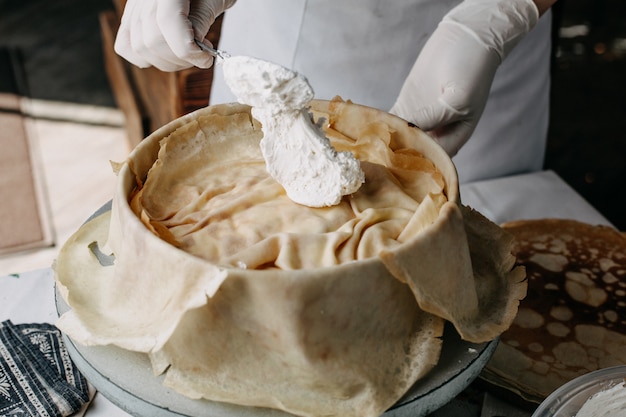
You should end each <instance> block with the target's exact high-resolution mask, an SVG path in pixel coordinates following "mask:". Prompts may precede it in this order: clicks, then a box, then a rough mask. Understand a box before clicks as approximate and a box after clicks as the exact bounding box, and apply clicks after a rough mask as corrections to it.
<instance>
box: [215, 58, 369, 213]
mask: <svg viewBox="0 0 626 417" xmlns="http://www.w3.org/2000/svg"><path fill="white" fill-rule="evenodd" d="M222 65H223V69H224V79H225V81H226V84H227V85H228V86H229V88H230V89H231V91H232V92H233V94H235V96H236V97H237V100H238V101H239V102H240V103H243V104H247V105H249V106H252V116H253V117H254V118H256V119H257V120H258V121H259V122H261V125H262V128H263V139H262V140H261V152H262V154H263V158H264V159H265V164H266V168H267V170H268V172H269V174H270V175H271V176H272V177H273V178H274V179H275V180H276V181H278V182H279V183H280V184H281V185H282V186H283V188H284V189H285V191H286V193H287V196H288V197H289V198H290V199H291V200H293V201H294V202H296V203H299V204H303V205H306V206H310V207H327V206H333V205H336V204H339V202H340V201H341V198H342V197H343V196H344V195H349V194H352V193H354V192H356V191H357V190H358V189H359V187H360V186H361V184H363V182H365V175H364V174H363V171H362V170H361V165H360V163H359V161H358V159H356V158H355V157H354V155H353V154H352V153H350V152H337V151H336V150H335V149H334V148H333V147H332V145H331V144H330V141H329V139H328V138H327V137H326V135H325V134H324V132H323V130H322V129H321V126H318V125H316V124H315V123H314V122H313V117H312V115H311V114H310V113H309V111H308V110H307V108H306V106H307V105H308V104H309V102H310V101H311V100H312V99H313V97H314V93H313V89H312V88H311V85H310V84H309V82H308V80H307V79H306V78H305V77H304V76H303V75H301V74H298V73H297V72H295V71H292V70H290V69H288V68H285V67H283V66H280V65H277V64H274V63H271V62H267V61H263V60H260V59H256V58H252V57H247V56H235V57H231V58H228V59H226V60H225V61H224V62H223V64H222Z"/></svg>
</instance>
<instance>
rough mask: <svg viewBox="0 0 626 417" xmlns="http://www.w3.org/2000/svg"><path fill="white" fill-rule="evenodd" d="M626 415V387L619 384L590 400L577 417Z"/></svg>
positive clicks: (616, 416) (615, 416)
mask: <svg viewBox="0 0 626 417" xmlns="http://www.w3.org/2000/svg"><path fill="white" fill-rule="evenodd" d="M625 413H626V387H624V384H618V385H616V386H614V387H612V388H610V389H607V390H604V391H600V392H599V393H597V394H596V395H594V396H593V397H591V398H589V399H588V400H587V402H585V404H583V406H582V408H581V409H580V411H578V413H576V417H618V416H623V415H625Z"/></svg>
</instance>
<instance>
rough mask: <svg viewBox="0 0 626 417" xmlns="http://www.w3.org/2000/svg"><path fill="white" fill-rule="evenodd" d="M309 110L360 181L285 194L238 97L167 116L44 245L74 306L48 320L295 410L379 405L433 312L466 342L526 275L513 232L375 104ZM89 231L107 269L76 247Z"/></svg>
mask: <svg viewBox="0 0 626 417" xmlns="http://www.w3.org/2000/svg"><path fill="white" fill-rule="evenodd" d="M312 107H313V108H312V111H313V112H314V114H315V116H316V118H319V117H324V118H326V130H327V134H328V136H329V138H331V141H332V143H333V146H334V147H336V149H337V150H350V151H351V152H354V154H355V155H356V156H357V158H359V159H360V160H361V163H362V166H363V168H364V171H365V173H366V182H365V184H364V185H363V186H362V187H361V189H360V190H359V191H358V192H357V193H355V194H354V195H352V196H345V197H344V200H343V201H342V203H341V204H340V205H339V206H335V207H331V208H317V209H314V208H309V207H304V206H300V205H297V204H295V203H293V202H291V201H290V200H289V199H288V198H287V197H286V196H285V195H284V191H282V190H281V188H280V186H276V184H275V183H273V182H272V181H271V179H270V178H269V175H268V174H267V173H266V172H264V170H263V165H262V157H261V156H260V151H259V149H258V142H259V140H260V139H261V136H260V134H261V133H260V132H261V131H260V128H259V126H258V124H257V123H256V122H255V121H254V120H253V119H252V118H251V117H250V113H249V108H248V107H246V106H242V105H221V106H213V107H209V108H207V109H203V110H202V111H199V112H196V113H194V114H192V115H189V116H186V117H184V118H181V119H178V120H177V121H175V122H173V123H172V124H170V125H167V126H165V127H164V128H162V129H160V130H159V131H157V132H155V133H154V134H153V135H151V136H150V137H148V138H147V139H145V140H144V143H142V144H141V145H140V146H139V147H138V149H136V150H135V151H133V153H132V154H131V156H130V157H129V159H128V161H127V164H126V165H125V166H123V167H122V169H121V170H120V174H119V176H120V178H119V184H118V189H117V190H116V195H115V197H114V199H113V208H112V211H111V213H110V214H105V215H103V216H101V217H99V218H97V219H95V220H93V221H92V222H90V223H87V224H86V225H85V226H84V227H83V228H81V229H80V230H79V231H78V232H77V233H76V234H75V235H74V236H73V237H72V238H71V239H70V240H69V241H68V243H67V244H66V245H65V246H64V248H63V249H62V251H61V253H60V254H59V258H58V260H57V263H56V267H55V269H56V279H57V282H58V285H59V287H60V290H61V293H62V294H63V295H64V298H65V299H66V300H67V302H68V304H69V305H70V306H71V308H72V310H71V311H69V312H68V313H66V314H65V315H63V316H62V317H61V318H60V320H59V323H58V325H59V327H60V328H61V329H63V330H64V331H65V332H67V333H68V334H69V335H70V337H72V338H73V339H74V340H76V341H77V342H79V343H82V344H87V345H106V344H114V345H117V346H120V347H122V348H125V349H129V350H134V351H139V352H146V353H148V354H149V355H150V357H151V360H152V364H153V368H154V370H155V372H156V373H165V375H166V376H165V384H166V385H168V386H170V387H172V388H174V389H176V390H177V391H179V392H181V393H183V394H185V395H187V396H190V397H192V398H201V397H202V398H207V399H211V400H216V401H226V402H232V403H236V404H242V405H253V406H261V407H271V408H278V409H281V410H284V411H288V412H291V413H293V414H297V415H302V416H322V415H324V416H330V415H337V416H379V415H380V414H382V413H383V412H384V411H385V410H386V409H387V408H389V407H390V406H391V405H393V404H394V403H395V402H396V401H397V400H398V399H399V398H400V397H401V396H402V395H403V394H404V393H405V392H406V391H407V390H408V389H409V388H410V387H411V385H412V384H413V383H414V382H415V381H416V380H417V379H419V378H421V377H422V376H424V375H425V374H426V373H427V372H428V371H429V370H430V369H432V368H433V367H434V366H435V364H436V363H437V360H438V357H439V353H440V349H441V343H442V341H441V339H440V337H441V335H442V332H443V323H444V321H445V320H449V321H450V322H452V323H453V324H454V326H455V327H456V329H457V330H458V332H459V333H460V334H461V336H462V337H463V338H464V339H466V340H469V341H473V342H483V341H488V340H491V339H493V338H495V337H496V336H498V335H499V334H500V333H501V332H502V331H503V330H505V329H506V328H507V327H508V326H509V325H510V322H511V320H512V319H513V317H514V316H515V312H516V311H517V304H518V302H519V299H520V298H522V297H523V296H524V293H525V288H526V287H525V285H526V284H525V282H524V271H523V269H519V268H517V269H514V268H513V263H514V258H513V257H512V255H511V254H510V245H511V238H510V236H509V235H507V234H506V233H504V232H503V231H502V230H501V229H500V228H499V227H497V226H496V225H494V224H493V223H491V222H489V221H488V220H487V219H485V218H484V217H482V216H481V215H480V214H479V213H477V212H475V211H473V210H471V209H468V208H465V207H463V206H462V205H461V203H460V201H459V196H458V183H457V182H456V173H455V171H454V167H453V165H452V164H451V162H450V161H449V159H448V158H447V155H445V153H444V152H443V150H441V149H440V148H439V147H438V145H436V144H435V143H434V142H432V141H431V140H430V139H429V138H428V137H425V136H424V137H421V135H424V134H423V133H422V132H421V131H419V130H418V129H416V128H415V127H413V126H409V125H408V124H406V122H404V121H402V120H401V119H398V118H396V117H394V116H391V115H388V114H386V113H383V112H380V111H377V110H374V109H369V108H365V107H362V106H356V105H352V104H350V103H343V102H337V101H332V102H315V101H314V102H313V103H312ZM423 155H428V158H425V157H424V156H423ZM157 156H158V159H157ZM155 160H156V162H155ZM177 161H178V162H177ZM148 171H150V174H149V175H148V179H147V180H146V175H147V173H148ZM129 201H130V204H129ZM131 208H132V209H131ZM134 213H137V215H135V214H134ZM234 229H236V230H237V233H236V234H235V233H233V230H234ZM148 230H149V232H148ZM93 236H97V239H96V240H97V241H98V244H99V246H100V247H101V248H103V249H104V250H105V251H106V250H109V251H111V252H113V254H114V255H115V257H116V260H115V265H114V266H111V267H103V266H101V265H100V264H99V263H98V261H97V259H96V258H95V256H94V255H93V254H92V253H90V251H89V250H88V249H87V246H88V245H89V244H90V243H91V242H92V241H93V240H94V238H93ZM261 382H262V383H261Z"/></svg>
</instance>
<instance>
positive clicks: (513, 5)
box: [391, 0, 539, 156]
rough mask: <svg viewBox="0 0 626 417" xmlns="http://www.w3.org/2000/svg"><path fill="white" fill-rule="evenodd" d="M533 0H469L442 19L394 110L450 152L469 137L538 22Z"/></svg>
mask: <svg viewBox="0 0 626 417" xmlns="http://www.w3.org/2000/svg"><path fill="white" fill-rule="evenodd" d="M538 19H539V12H538V10H537V7H536V6H535V4H534V3H533V2H532V1H531V0H465V1H463V2H462V3H461V4H460V5H458V6H457V7H455V8H454V9H452V10H451V11H450V12H449V13H448V14H447V15H446V16H445V17H444V18H443V19H442V21H441V22H440V23H439V25H438V27H437V29H436V30H435V31H434V32H433V34H432V36H431V37H430V39H429V40H428V41H427V42H426V44H425V45H424V48H423V49H422V51H421V52H420V54H419V56H418V58H417V60H416V62H415V64H414V66H413V68H412V69H411V72H410V73H409V76H408V77H407V79H406V80H405V82H404V85H403V87H402V90H401V91H400V95H399V96H398V98H397V100H396V103H395V104H394V106H393V108H392V109H391V113H393V114H396V115H398V116H400V117H402V118H404V119H406V120H408V121H410V122H412V123H415V124H416V125H417V126H419V127H420V128H421V129H422V130H425V131H427V132H428V133H429V134H430V135H431V136H433V137H435V139H437V140H438V141H439V143H440V144H441V145H442V146H443V148H444V149H445V150H446V152H448V154H449V155H450V156H454V155H455V154H456V153H457V152H458V150H459V149H460V148H461V147H462V146H463V145H464V144H465V142H466V141H467V140H468V139H469V137H470V135H471V134H472V132H473V131H474V129H475V127H476V125H477V124H478V120H479V119H480V116H481V114H482V112H483V110H484V108H485V104H486V102H487V97H488V95H489V89H490V87H491V83H492V81H493V77H494V75H495V73H496V69H497V68H498V66H499V65H500V63H501V62H502V61H503V60H504V58H505V57H506V56H507V54H508V53H509V52H510V51H511V50H512V49H513V47H514V46H515V45H516V44H517V42H518V41H519V40H521V38H523V37H524V35H526V33H528V32H529V31H530V30H531V29H532V28H533V27H534V26H535V24H536V23H537V21H538Z"/></svg>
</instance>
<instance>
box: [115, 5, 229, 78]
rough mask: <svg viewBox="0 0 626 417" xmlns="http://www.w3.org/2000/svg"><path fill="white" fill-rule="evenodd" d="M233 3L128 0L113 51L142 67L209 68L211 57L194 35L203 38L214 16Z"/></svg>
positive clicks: (211, 61) (163, 69) (168, 68)
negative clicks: (201, 47) (200, 46)
mask: <svg viewBox="0 0 626 417" xmlns="http://www.w3.org/2000/svg"><path fill="white" fill-rule="evenodd" d="M234 3H235V0H128V1H127V3H126V6H125V8H124V13H123V15H122V21H121V23H120V28H119V30H118V32H117V38H116V39H115V52H117V53H118V54H119V55H120V56H122V57H123V58H125V59H126V60H128V61H129V62H130V63H132V64H134V65H137V66H138V67H142V68H145V67H149V66H151V65H153V66H155V67H157V68H158V69H160V70H162V71H178V70H181V69H185V68H190V67H192V66H196V67H199V68H209V67H210V66H211V65H213V57H211V56H210V55H209V54H207V53H206V52H203V51H202V50H201V49H200V48H199V47H198V45H196V44H195V42H194V38H197V39H199V40H204V38H205V36H206V35H207V34H208V33H209V28H210V27H211V25H212V24H213V22H215V19H216V18H217V16H219V15H220V14H221V13H223V12H224V11H225V10H226V9H228V8H229V7H230V6H232V5H233V4H234ZM204 42H205V43H206V44H207V45H210V42H208V41H204Z"/></svg>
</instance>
